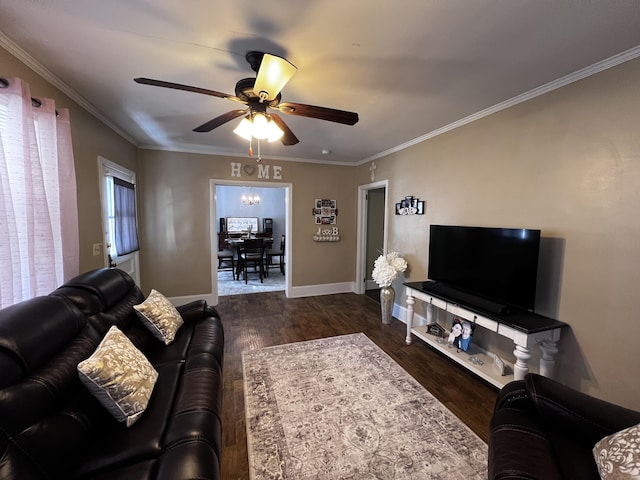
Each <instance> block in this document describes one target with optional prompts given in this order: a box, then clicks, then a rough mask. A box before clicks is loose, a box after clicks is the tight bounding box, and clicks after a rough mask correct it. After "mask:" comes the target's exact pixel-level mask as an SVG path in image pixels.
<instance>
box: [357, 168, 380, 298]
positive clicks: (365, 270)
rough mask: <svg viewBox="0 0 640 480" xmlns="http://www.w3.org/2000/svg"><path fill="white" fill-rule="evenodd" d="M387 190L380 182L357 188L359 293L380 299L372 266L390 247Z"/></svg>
mask: <svg viewBox="0 0 640 480" xmlns="http://www.w3.org/2000/svg"><path fill="white" fill-rule="evenodd" d="M387 187H388V181H387V180H384V181H380V182H375V183H370V184H368V185H361V186H360V187H358V250H357V254H356V255H357V257H356V258H357V261H356V275H357V278H356V282H355V286H356V293H358V294H367V295H370V296H372V298H376V299H378V296H377V292H378V288H379V287H378V285H377V284H376V283H375V282H374V281H373V278H372V275H371V273H372V272H373V263H374V262H375V260H376V258H378V256H379V255H380V254H381V253H382V252H384V251H386V247H387V220H388V219H387V212H388V208H387Z"/></svg>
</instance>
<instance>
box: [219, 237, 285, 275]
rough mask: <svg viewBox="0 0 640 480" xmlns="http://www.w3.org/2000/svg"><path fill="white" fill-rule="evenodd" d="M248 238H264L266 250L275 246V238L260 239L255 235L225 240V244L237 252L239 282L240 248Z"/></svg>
mask: <svg viewBox="0 0 640 480" xmlns="http://www.w3.org/2000/svg"><path fill="white" fill-rule="evenodd" d="M247 238H262V239H263V241H264V248H265V250H266V249H268V248H271V247H272V246H273V237H258V236H255V235H252V236H250V237H247V236H246V235H245V236H242V237H233V238H227V239H225V241H224V242H225V243H226V244H227V245H229V246H230V247H232V248H234V249H235V251H236V258H237V260H238V261H237V262H236V278H237V279H238V280H240V273H241V265H240V248H241V247H242V244H243V243H244V241H245V240H246V239H247Z"/></svg>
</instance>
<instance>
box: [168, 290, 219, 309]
mask: <svg viewBox="0 0 640 480" xmlns="http://www.w3.org/2000/svg"><path fill="white" fill-rule="evenodd" d="M196 300H204V301H206V302H207V304H208V305H215V304H214V302H213V293H203V294H201V295H186V296H184V297H169V301H170V302H171V303H173V305H174V306H175V307H179V306H180V305H184V304H186V303H189V302H194V301H196Z"/></svg>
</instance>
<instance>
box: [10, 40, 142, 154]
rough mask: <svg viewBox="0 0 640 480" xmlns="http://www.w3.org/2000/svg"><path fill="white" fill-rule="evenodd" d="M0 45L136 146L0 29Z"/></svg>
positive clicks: (92, 106) (131, 138)
mask: <svg viewBox="0 0 640 480" xmlns="http://www.w3.org/2000/svg"><path fill="white" fill-rule="evenodd" d="M0 46H1V47H3V48H4V49H5V50H7V51H8V52H9V53H10V54H11V55H13V56H14V57H16V58H17V59H18V60H20V61H21V62H22V63H24V64H25V65H26V66H27V67H29V68H30V69H31V70H33V71H34V72H35V73H37V74H38V75H40V76H41V77H42V78H44V79H45V80H46V81H47V82H49V83H50V84H52V85H53V86H54V87H56V88H57V89H58V90H60V91H61V92H62V93H64V94H65V95H66V96H67V97H69V98H70V99H71V100H73V101H74V102H76V103H77V104H78V105H80V106H81V107H82V108H84V109H85V110H86V111H87V112H89V113H90V114H91V115H93V116H94V117H96V118H97V119H98V120H100V121H101V122H102V123H104V124H105V125H106V126H108V127H109V128H111V129H112V130H113V131H114V132H116V133H117V134H118V135H120V136H121V137H123V138H124V139H126V140H127V141H129V142H130V143H132V144H133V145H135V146H138V142H137V141H136V140H135V139H134V138H133V137H132V136H131V135H129V134H128V133H127V132H125V131H124V130H122V129H121V128H120V127H118V126H117V125H116V124H114V123H113V122H112V121H111V120H109V119H108V118H107V117H105V116H104V115H103V114H102V112H100V110H98V109H97V108H96V107H95V106H94V105H93V104H92V103H91V102H89V101H88V100H87V99H86V98H84V97H83V96H82V95H80V94H79V93H78V92H76V91H75V90H74V89H72V88H71V87H70V86H69V85H67V84H66V83H64V82H63V81H62V80H61V79H60V78H58V77H57V76H56V75H54V74H53V73H52V72H51V71H50V70H49V69H47V68H46V67H45V66H44V65H42V64H41V63H40V62H38V61H37V60H36V59H35V58H33V57H32V56H31V55H29V53H27V52H26V51H25V50H24V49H23V48H21V47H20V46H19V45H18V44H17V43H15V42H14V41H13V40H11V39H10V38H9V37H7V36H6V35H5V34H4V33H3V32H1V31H0Z"/></svg>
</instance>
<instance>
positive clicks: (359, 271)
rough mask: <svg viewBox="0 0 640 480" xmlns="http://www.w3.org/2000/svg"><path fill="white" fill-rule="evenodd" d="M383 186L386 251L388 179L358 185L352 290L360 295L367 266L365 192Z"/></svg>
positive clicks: (384, 242)
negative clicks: (354, 270) (354, 265)
mask: <svg viewBox="0 0 640 480" xmlns="http://www.w3.org/2000/svg"><path fill="white" fill-rule="evenodd" d="M378 188H384V232H383V245H384V247H383V249H384V251H385V252H386V251H387V232H388V229H389V180H379V181H377V182H372V183H368V184H366V185H359V186H358V193H357V195H358V207H357V208H358V212H357V219H356V221H357V226H356V278H355V279H354V287H355V288H354V290H353V291H354V292H355V293H357V294H359V295H362V294H363V293H364V291H365V277H366V271H367V266H366V265H365V261H364V260H365V259H364V256H365V255H366V252H367V233H366V232H367V192H368V191H369V190H375V189H378Z"/></svg>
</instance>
